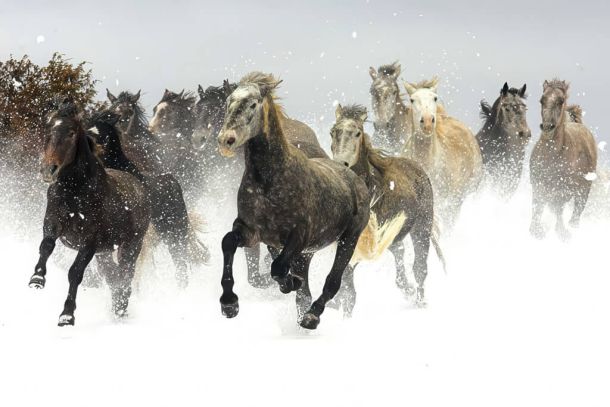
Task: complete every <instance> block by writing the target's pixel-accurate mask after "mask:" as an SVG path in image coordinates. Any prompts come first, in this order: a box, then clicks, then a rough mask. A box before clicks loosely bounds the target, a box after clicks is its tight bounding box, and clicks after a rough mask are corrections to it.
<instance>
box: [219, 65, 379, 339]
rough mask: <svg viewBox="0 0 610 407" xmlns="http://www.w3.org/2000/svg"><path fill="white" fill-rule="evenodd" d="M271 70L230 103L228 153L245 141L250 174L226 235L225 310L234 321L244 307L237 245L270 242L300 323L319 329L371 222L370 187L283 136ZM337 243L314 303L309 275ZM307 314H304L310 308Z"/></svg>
mask: <svg viewBox="0 0 610 407" xmlns="http://www.w3.org/2000/svg"><path fill="white" fill-rule="evenodd" d="M278 84H279V81H277V80H276V79H275V78H274V77H273V76H272V75H266V74H263V73H260V72H253V73H251V74H249V75H247V76H246V77H244V78H243V79H242V80H241V82H240V84H239V86H238V88H237V89H236V90H235V91H234V92H233V93H232V94H231V96H230V97H229V100H228V109H227V114H226V117H225V120H224V124H223V128H222V130H221V133H220V135H219V136H218V144H219V148H220V150H221V153H222V154H223V155H226V156H231V155H234V154H235V150H236V149H237V148H238V147H240V146H242V145H244V146H245V163H246V170H245V172H244V175H243V178H242V181H241V185H240V188H239V194H238V199H237V207H238V216H237V219H235V222H234V223H233V230H232V231H231V232H229V233H227V234H226V235H225V237H224V238H223V240H222V251H223V255H224V269H223V275H222V288H223V294H222V296H221V298H220V303H221V307H222V312H223V314H224V315H225V316H227V317H229V318H231V317H234V316H236V315H237V313H238V310H239V306H238V299H237V295H236V294H235V293H234V292H233V284H234V281H233V256H234V255H235V251H236V250H237V248H238V247H244V246H245V247H252V246H254V245H257V244H259V243H261V242H262V243H264V244H266V245H268V246H270V247H271V248H273V251H274V252H275V255H276V256H274V257H275V259H274V260H273V263H272V265H271V276H272V277H273V279H274V280H276V281H277V282H278V284H279V287H280V290H281V291H282V292H283V293H289V292H291V291H295V290H296V291H297V307H298V310H299V314H302V315H303V318H302V319H301V322H300V324H301V326H302V327H304V328H307V329H315V328H316V327H317V326H318V324H319V322H320V315H321V314H322V312H324V308H325V306H326V303H327V302H328V301H330V300H331V299H332V298H333V297H334V296H335V294H336V293H337V291H338V290H339V288H340V286H341V277H342V275H343V272H344V270H345V268H346V266H347V265H348V263H349V261H350V259H351V257H352V254H353V252H354V248H355V247H356V243H357V241H358V237H359V236H360V233H361V232H362V230H363V229H364V228H365V226H366V224H367V222H368V219H369V194H368V189H367V187H366V184H365V183H364V181H363V180H362V179H360V178H359V177H358V176H357V175H356V174H355V173H354V172H352V171H351V170H350V169H349V168H347V167H345V166H344V165H342V164H339V163H337V162H334V161H332V160H330V159H327V158H321V159H309V158H308V157H307V155H306V154H305V153H304V152H303V151H301V150H299V149H298V148H296V147H294V146H293V145H292V144H290V143H289V142H288V139H287V137H286V136H285V135H284V130H283V123H282V121H281V115H280V112H279V110H280V109H279V107H278V106H277V105H276V104H275V102H274V98H273V90H274V89H275V88H276V87H277V85H278ZM334 242H337V253H336V256H335V261H334V264H333V266H332V269H331V271H330V273H329V275H328V277H327V278H326V283H325V284H324V288H323V290H322V295H321V296H320V297H319V298H318V299H317V300H316V301H314V302H313V304H311V292H310V290H309V282H308V272H309V262H310V260H311V257H312V256H313V254H314V253H315V252H316V251H318V250H320V249H322V248H324V247H326V246H328V245H330V244H332V243H334ZM310 304H311V306H310ZM308 308H309V310H308V311H306V312H305V310H307V309H308Z"/></svg>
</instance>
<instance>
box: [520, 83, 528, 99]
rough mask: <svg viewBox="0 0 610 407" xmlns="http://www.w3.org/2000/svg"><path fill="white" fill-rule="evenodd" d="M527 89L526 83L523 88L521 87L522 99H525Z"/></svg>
mask: <svg viewBox="0 0 610 407" xmlns="http://www.w3.org/2000/svg"><path fill="white" fill-rule="evenodd" d="M526 89H527V84H526V83H524V84H523V87H521V89H519V96H520V97H522V98H525V90H526Z"/></svg>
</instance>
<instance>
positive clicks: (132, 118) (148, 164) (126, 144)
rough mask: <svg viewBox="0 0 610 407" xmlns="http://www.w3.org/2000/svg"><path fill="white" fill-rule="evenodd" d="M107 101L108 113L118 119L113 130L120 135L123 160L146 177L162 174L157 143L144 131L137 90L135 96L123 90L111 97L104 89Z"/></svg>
mask: <svg viewBox="0 0 610 407" xmlns="http://www.w3.org/2000/svg"><path fill="white" fill-rule="evenodd" d="M106 96H107V97H108V100H109V101H110V107H109V108H108V110H110V111H114V112H115V113H116V114H118V116H119V121H118V122H117V128H118V129H119V130H120V134H121V145H122V146H123V150H124V151H125V154H126V155H127V157H128V158H129V159H130V160H131V161H133V162H134V163H135V164H136V165H137V166H138V168H140V169H141V170H142V171H144V172H147V173H150V174H161V173H164V172H166V171H165V164H164V162H163V151H162V144H161V141H160V140H159V139H158V137H157V136H156V135H154V134H153V133H151V132H150V131H149V130H148V122H147V120H146V114H145V112H144V108H143V107H142V105H141V104H140V102H139V100H140V91H138V93H136V94H132V93H130V92H127V91H124V92H121V93H119V95H118V96H114V95H113V94H112V93H111V92H110V91H109V90H108V89H106Z"/></svg>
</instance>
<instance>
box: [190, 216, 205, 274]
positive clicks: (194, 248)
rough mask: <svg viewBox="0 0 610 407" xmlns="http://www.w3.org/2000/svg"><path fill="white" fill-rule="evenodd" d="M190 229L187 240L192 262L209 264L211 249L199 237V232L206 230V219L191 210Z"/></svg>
mask: <svg viewBox="0 0 610 407" xmlns="http://www.w3.org/2000/svg"><path fill="white" fill-rule="evenodd" d="M188 218H189V231H188V238H187V239H188V240H187V255H188V258H189V262H190V263H191V264H206V265H207V264H209V262H210V250H209V249H208V247H207V246H206V245H205V244H204V243H203V242H202V241H201V240H200V239H199V237H198V236H197V234H198V233H203V232H204V231H205V220H204V219H203V217H201V216H200V215H198V214H196V213H192V212H189V214H188Z"/></svg>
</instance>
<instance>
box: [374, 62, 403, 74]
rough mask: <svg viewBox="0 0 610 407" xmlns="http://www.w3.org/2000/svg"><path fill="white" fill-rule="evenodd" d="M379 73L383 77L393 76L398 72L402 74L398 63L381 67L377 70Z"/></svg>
mask: <svg viewBox="0 0 610 407" xmlns="http://www.w3.org/2000/svg"><path fill="white" fill-rule="evenodd" d="M377 72H379V73H380V74H381V75H383V76H393V75H395V74H396V73H397V72H400V64H399V63H398V61H394V62H392V63H391V64H387V65H381V66H379V68H378V69H377Z"/></svg>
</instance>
